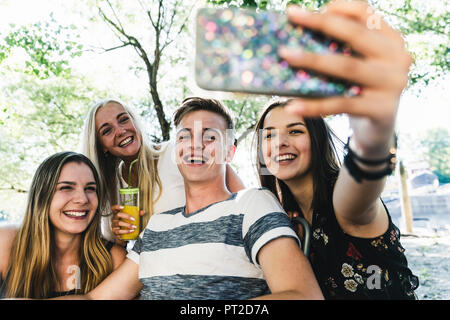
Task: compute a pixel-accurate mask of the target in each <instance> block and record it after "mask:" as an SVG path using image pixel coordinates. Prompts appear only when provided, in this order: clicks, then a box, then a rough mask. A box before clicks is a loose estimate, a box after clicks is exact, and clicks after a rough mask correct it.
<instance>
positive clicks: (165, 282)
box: [72, 98, 323, 300]
mask: <svg viewBox="0 0 450 320" xmlns="http://www.w3.org/2000/svg"><path fill="white" fill-rule="evenodd" d="M174 123H175V125H176V128H177V136H176V147H175V155H174V158H175V159H176V161H177V165H178V168H179V170H180V172H181V174H182V176H183V179H184V183H185V191H186V206H184V207H181V208H177V209H174V210H170V211H168V212H163V213H160V214H156V215H153V216H152V217H151V218H150V221H149V223H148V225H147V227H146V229H145V230H144V231H143V232H142V233H141V235H140V237H139V239H138V240H137V242H136V244H135V246H134V247H133V249H132V251H130V253H129V254H128V256H127V258H128V259H126V261H125V262H124V263H123V264H122V265H121V266H120V267H119V268H118V269H117V270H116V271H115V272H113V273H112V274H111V275H110V276H109V277H108V278H107V279H105V280H104V281H103V282H102V283H101V284H100V285H99V286H98V287H97V288H95V289H94V290H93V291H91V292H90V293H89V294H88V295H87V296H85V298H91V299H132V298H134V297H135V296H137V295H138V294H139V293H140V297H141V299H184V300H190V299H250V298H257V297H260V298H267V299H323V296H322V293H321V291H320V288H319V285H318V283H317V281H316V278H315V276H314V273H313V271H312V268H311V266H310V264H309V262H308V260H307V259H306V257H305V256H304V255H303V253H302V251H301V250H300V247H299V240H298V237H297V235H296V233H295V232H294V231H293V229H292V228H291V227H290V222H289V219H288V216H287V215H286V213H285V212H284V211H283V209H282V207H281V205H280V204H279V202H278V200H277V199H276V198H275V197H274V196H273V195H272V193H270V192H269V191H267V190H263V189H257V188H252V189H245V190H242V191H239V192H237V193H234V194H232V193H230V191H229V190H228V189H227V187H226V184H225V172H226V170H225V165H226V163H228V162H230V161H231V160H232V158H233V155H234V150H235V148H234V146H233V140H234V135H233V130H234V125H233V121H232V118H231V116H230V115H229V112H228V110H227V109H226V108H225V107H224V106H223V105H222V104H221V103H220V102H219V101H217V100H212V99H202V98H188V99H185V100H184V101H183V103H182V105H181V106H180V108H178V109H177V111H176V113H175V118H174ZM72 298H74V296H72Z"/></svg>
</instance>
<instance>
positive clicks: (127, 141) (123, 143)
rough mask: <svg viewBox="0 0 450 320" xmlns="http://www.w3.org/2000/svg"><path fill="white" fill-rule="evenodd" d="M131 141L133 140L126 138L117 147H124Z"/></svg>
mask: <svg viewBox="0 0 450 320" xmlns="http://www.w3.org/2000/svg"><path fill="white" fill-rule="evenodd" d="M132 139H133V138H132V137H128V138H126V139H125V140H123V141H122V142H121V143H120V144H119V147H123V146H124V145H126V144H128V143H130V142H131V140H132Z"/></svg>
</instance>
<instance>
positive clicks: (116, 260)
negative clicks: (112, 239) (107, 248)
mask: <svg viewBox="0 0 450 320" xmlns="http://www.w3.org/2000/svg"><path fill="white" fill-rule="evenodd" d="M126 256H127V251H126V250H125V249H124V248H123V247H122V246H119V245H117V244H115V245H114V246H113V247H112V248H111V257H112V260H113V268H114V270H115V269H117V268H118V267H119V266H120V265H121V264H122V263H123V261H124V260H125V258H126Z"/></svg>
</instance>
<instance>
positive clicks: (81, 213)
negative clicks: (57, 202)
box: [64, 211, 87, 217]
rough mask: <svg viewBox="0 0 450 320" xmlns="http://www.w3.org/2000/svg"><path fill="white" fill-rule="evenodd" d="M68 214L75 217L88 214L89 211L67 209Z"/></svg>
mask: <svg viewBox="0 0 450 320" xmlns="http://www.w3.org/2000/svg"><path fill="white" fill-rule="evenodd" d="M64 213H65V214H67V215H68V216H74V217H82V216H85V215H87V211H66V212H64Z"/></svg>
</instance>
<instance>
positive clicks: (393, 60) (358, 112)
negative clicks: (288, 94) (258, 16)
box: [280, 1, 412, 237]
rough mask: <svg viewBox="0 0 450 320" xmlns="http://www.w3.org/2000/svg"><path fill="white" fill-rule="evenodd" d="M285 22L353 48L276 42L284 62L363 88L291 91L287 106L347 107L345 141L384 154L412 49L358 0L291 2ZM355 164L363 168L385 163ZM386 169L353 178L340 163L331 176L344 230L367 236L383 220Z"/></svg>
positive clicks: (327, 110)
mask: <svg viewBox="0 0 450 320" xmlns="http://www.w3.org/2000/svg"><path fill="white" fill-rule="evenodd" d="M288 15H289V18H290V20H291V21H292V22H294V23H296V24H299V25H303V26H305V27H308V28H312V29H316V30H320V31H322V32H324V33H326V34H328V35H330V36H332V37H334V38H337V39H340V40H342V41H344V42H346V43H348V44H349V45H350V46H351V47H352V49H353V50H354V51H355V52H357V53H358V56H346V55H341V54H333V55H318V54H313V53H307V52H300V51H298V50H288V49H285V48H283V49H281V50H280V55H281V56H282V57H283V58H285V59H286V60H287V61H288V62H289V63H290V65H291V66H294V67H302V68H308V69H312V70H316V71H319V72H321V73H325V74H328V75H331V76H335V77H339V78H343V79H346V80H349V81H351V82H355V83H358V84H359V85H360V86H361V88H362V91H361V93H360V95H359V96H355V97H333V98H326V99H316V100H310V99H296V100H294V101H293V102H292V103H291V104H290V106H288V107H287V108H286V110H287V111H289V112H294V113H297V114H299V115H301V116H308V117H314V116H319V115H320V116H324V115H330V114H340V113H346V114H348V115H349V116H350V125H351V127H352V129H353V136H352V137H351V140H350V143H349V147H350V149H351V150H353V152H354V153H355V154H356V155H357V156H359V157H361V158H363V159H367V160H379V159H383V158H386V157H387V156H388V154H389V150H390V148H391V147H392V146H393V132H394V127H395V119H396V115H397V109H398V104H399V100H400V95H401V93H402V91H403V89H404V88H405V86H406V84H407V81H408V72H409V67H410V65H411V63H412V58H411V56H410V55H409V54H408V53H407V51H406V50H405V43H404V41H403V39H402V37H401V35H400V34H399V33H398V32H396V31H395V30H393V29H392V28H391V27H390V26H389V25H388V24H387V23H386V22H385V21H384V20H383V19H382V18H381V17H380V16H378V15H377V14H376V12H375V10H374V9H372V8H371V7H370V6H368V5H367V3H365V2H363V1H352V2H349V1H335V2H332V3H331V4H329V5H327V6H326V10H324V11H323V12H321V13H311V12H307V11H304V10H302V9H300V8H299V7H290V8H289V9H288ZM355 163H356V165H357V166H358V167H359V168H360V169H361V170H363V171H366V172H377V171H380V170H382V169H384V168H385V167H386V164H383V165H379V166H367V165H365V164H363V163H361V162H360V161H355ZM385 182H386V179H385V177H383V178H380V179H378V180H373V181H368V180H362V182H361V183H358V182H357V181H356V180H355V179H354V177H352V175H351V174H350V173H349V171H348V170H347V168H346V167H343V168H342V170H341V172H340V174H339V177H338V180H337V182H336V184H335V189H334V194H333V205H334V209H335V212H336V217H337V219H338V221H339V223H340V225H341V227H342V228H343V229H344V231H346V232H348V233H350V234H352V235H355V236H364V237H371V236H377V235H380V234H382V233H383V232H385V231H386V229H387V226H388V217H387V214H386V211H385V209H384V207H383V205H382V203H381V201H380V199H379V196H380V194H381V192H382V190H383V188H384V185H385Z"/></svg>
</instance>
